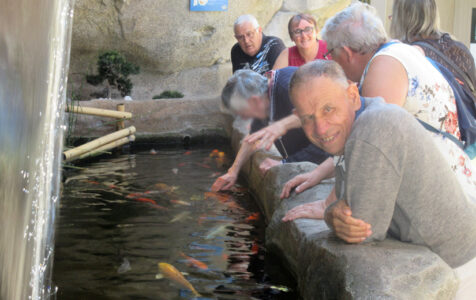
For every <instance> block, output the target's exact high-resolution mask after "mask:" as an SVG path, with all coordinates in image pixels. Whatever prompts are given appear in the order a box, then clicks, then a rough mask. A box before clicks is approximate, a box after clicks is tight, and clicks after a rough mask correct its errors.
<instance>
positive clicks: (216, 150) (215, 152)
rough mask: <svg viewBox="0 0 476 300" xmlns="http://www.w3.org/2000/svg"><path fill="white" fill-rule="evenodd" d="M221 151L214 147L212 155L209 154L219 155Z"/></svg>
mask: <svg viewBox="0 0 476 300" xmlns="http://www.w3.org/2000/svg"><path fill="white" fill-rule="evenodd" d="M219 153H220V152H219V151H218V149H213V151H212V152H210V155H209V156H210V157H218V154H219Z"/></svg>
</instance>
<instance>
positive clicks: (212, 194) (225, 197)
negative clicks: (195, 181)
mask: <svg viewBox="0 0 476 300" xmlns="http://www.w3.org/2000/svg"><path fill="white" fill-rule="evenodd" d="M204 196H205V199H209V198H212V199H216V200H218V201H220V202H223V203H224V202H227V201H228V200H230V198H231V196H230V195H228V194H224V193H217V192H205V193H204Z"/></svg>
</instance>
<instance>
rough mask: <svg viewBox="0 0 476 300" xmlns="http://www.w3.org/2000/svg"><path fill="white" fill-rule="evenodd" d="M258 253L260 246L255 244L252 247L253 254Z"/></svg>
mask: <svg viewBox="0 0 476 300" xmlns="http://www.w3.org/2000/svg"><path fill="white" fill-rule="evenodd" d="M258 251H259V246H258V245H257V244H256V243H253V245H252V246H251V253H253V254H257V253H258Z"/></svg>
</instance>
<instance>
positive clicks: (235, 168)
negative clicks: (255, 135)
mask: <svg viewBox="0 0 476 300" xmlns="http://www.w3.org/2000/svg"><path fill="white" fill-rule="evenodd" d="M254 152H256V149H255V147H254V144H250V143H247V142H242V143H241V147H240V150H239V151H238V153H237V154H236V158H235V161H234V162H233V165H232V166H231V167H230V168H229V169H228V173H232V174H235V175H238V173H239V172H240V170H241V167H242V166H243V165H244V164H245V162H246V161H247V160H248V159H249V158H250V157H251V155H253V153H254Z"/></svg>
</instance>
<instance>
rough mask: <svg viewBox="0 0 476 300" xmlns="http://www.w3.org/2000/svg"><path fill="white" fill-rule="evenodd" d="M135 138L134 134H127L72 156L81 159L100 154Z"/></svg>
mask: <svg viewBox="0 0 476 300" xmlns="http://www.w3.org/2000/svg"><path fill="white" fill-rule="evenodd" d="M135 140H136V136H135V135H129V136H126V137H123V138H120V139H118V140H115V141H113V142H110V143H108V144H105V145H103V146H101V147H98V148H96V149H94V150H92V151H90V152H86V153H84V154H81V155H80V156H76V157H73V159H83V158H87V157H92V156H96V155H100V154H103V153H104V152H106V151H108V150H111V149H113V148H116V147H120V146H122V145H124V144H127V143H129V142H133V141H135Z"/></svg>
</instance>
